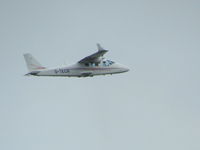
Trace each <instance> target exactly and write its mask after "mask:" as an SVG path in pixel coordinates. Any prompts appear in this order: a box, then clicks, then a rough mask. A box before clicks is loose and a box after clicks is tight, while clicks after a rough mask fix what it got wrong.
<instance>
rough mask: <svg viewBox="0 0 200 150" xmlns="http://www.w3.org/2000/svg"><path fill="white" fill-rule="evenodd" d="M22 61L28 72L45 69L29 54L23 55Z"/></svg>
mask: <svg viewBox="0 0 200 150" xmlns="http://www.w3.org/2000/svg"><path fill="white" fill-rule="evenodd" d="M24 59H25V61H26V65H27V68H28V70H29V71H36V70H41V69H45V67H43V66H42V65H41V64H40V63H39V62H38V61H37V60H36V59H35V58H34V57H33V56H32V55H31V54H29V53H26V54H24Z"/></svg>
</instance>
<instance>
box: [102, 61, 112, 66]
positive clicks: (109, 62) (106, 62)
mask: <svg viewBox="0 0 200 150" xmlns="http://www.w3.org/2000/svg"><path fill="white" fill-rule="evenodd" d="M112 64H114V62H113V61H111V60H105V61H103V66H110V65H112Z"/></svg>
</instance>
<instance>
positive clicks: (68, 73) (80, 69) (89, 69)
mask: <svg viewBox="0 0 200 150" xmlns="http://www.w3.org/2000/svg"><path fill="white" fill-rule="evenodd" d="M127 71H129V69H128V68H127V67H124V66H122V65H120V64H118V63H114V64H112V65H109V66H106V65H99V66H95V65H90V66H86V65H84V64H80V63H76V64H74V65H70V66H66V67H59V68H54V69H43V70H37V71H32V72H30V73H28V74H27V75H35V76H60V77H92V76H97V75H106V74H116V73H123V72H127Z"/></svg>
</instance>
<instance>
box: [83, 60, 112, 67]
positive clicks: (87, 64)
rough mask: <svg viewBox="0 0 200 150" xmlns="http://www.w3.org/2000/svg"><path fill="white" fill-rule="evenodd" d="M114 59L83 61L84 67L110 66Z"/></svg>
mask: <svg viewBox="0 0 200 150" xmlns="http://www.w3.org/2000/svg"><path fill="white" fill-rule="evenodd" d="M114 63H115V62H114V61H111V60H103V61H101V62H100V63H85V66H86V67H96V66H104V67H108V66H111V65H112V64H114Z"/></svg>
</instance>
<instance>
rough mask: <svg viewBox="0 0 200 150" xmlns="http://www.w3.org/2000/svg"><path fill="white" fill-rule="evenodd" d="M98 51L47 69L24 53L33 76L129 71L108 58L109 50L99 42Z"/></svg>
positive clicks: (87, 74) (93, 74)
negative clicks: (72, 61) (73, 62)
mask: <svg viewBox="0 0 200 150" xmlns="http://www.w3.org/2000/svg"><path fill="white" fill-rule="evenodd" d="M97 47H98V52H96V53H94V54H92V55H90V56H87V57H85V58H83V59H81V60H80V61H79V62H77V63H76V64H74V65H70V66H65V67H59V68H53V69H47V68H45V67H43V66H42V65H41V64H40V63H39V62H38V61H37V60H36V59H35V58H34V57H33V56H32V55H31V54H29V53H26V54H24V58H25V61H26V64H27V68H28V70H29V73H27V74H26V75H33V76H54V77H56V76H60V77H93V76H96V75H106V74H116V73H123V72H127V71H129V69H128V68H127V67H125V66H123V65H121V64H119V63H115V62H113V61H111V60H106V59H105V58H103V55H104V54H105V53H106V52H108V50H105V49H104V48H102V47H101V46H100V44H97Z"/></svg>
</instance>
